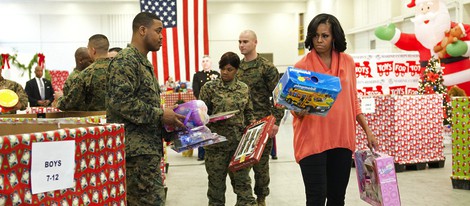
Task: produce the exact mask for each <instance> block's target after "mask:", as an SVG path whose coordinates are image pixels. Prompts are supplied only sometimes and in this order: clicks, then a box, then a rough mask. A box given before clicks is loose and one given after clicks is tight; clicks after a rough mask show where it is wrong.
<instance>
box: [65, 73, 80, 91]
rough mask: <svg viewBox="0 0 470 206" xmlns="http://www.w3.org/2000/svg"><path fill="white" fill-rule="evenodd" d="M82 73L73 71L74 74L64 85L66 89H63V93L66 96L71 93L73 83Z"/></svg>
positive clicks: (71, 74)
mask: <svg viewBox="0 0 470 206" xmlns="http://www.w3.org/2000/svg"><path fill="white" fill-rule="evenodd" d="M80 72H81V71H78V70H77V69H76V68H75V69H73V71H72V73H70V75H69V76H68V77H67V79H66V80H65V83H64V87H63V88H62V92H63V93H64V95H67V94H68V93H69V92H70V88H71V87H72V81H73V80H74V79H76V78H77V77H78V75H79V74H80Z"/></svg>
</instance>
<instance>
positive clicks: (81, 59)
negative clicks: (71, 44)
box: [62, 47, 93, 95]
mask: <svg viewBox="0 0 470 206" xmlns="http://www.w3.org/2000/svg"><path fill="white" fill-rule="evenodd" d="M92 63H93V60H92V59H91V57H90V55H89V54H88V49H87V48H86V47H79V48H78V49H77V50H76V51H75V68H74V69H73V71H72V73H70V75H69V76H68V77H67V80H65V83H64V87H63V88H62V92H63V94H64V95H67V94H68V93H69V91H70V87H71V86H72V80H74V79H76V78H77V77H78V74H80V72H81V71H83V70H84V69H86V68H87V67H88V66H90V64H92Z"/></svg>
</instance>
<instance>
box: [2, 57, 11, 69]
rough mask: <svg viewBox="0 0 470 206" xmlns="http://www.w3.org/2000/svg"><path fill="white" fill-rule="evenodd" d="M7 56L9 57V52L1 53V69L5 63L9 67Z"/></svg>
mask: <svg viewBox="0 0 470 206" xmlns="http://www.w3.org/2000/svg"><path fill="white" fill-rule="evenodd" d="M8 57H10V55H9V54H2V59H3V62H2V69H3V68H5V64H6V65H7V68H8V69H9V68H10V63H9V62H8Z"/></svg>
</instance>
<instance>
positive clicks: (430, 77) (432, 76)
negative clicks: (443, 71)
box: [427, 72, 439, 82]
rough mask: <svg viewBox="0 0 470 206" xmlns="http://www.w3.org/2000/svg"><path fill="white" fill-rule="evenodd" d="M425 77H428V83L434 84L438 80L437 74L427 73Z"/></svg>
mask: <svg viewBox="0 0 470 206" xmlns="http://www.w3.org/2000/svg"><path fill="white" fill-rule="evenodd" d="M427 76H428V80H429V81H430V82H435V81H436V80H437V79H438V78H439V74H436V73H433V72H429V73H427Z"/></svg>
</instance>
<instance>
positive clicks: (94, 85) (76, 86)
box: [57, 58, 111, 111]
mask: <svg viewBox="0 0 470 206" xmlns="http://www.w3.org/2000/svg"><path fill="white" fill-rule="evenodd" d="M110 61H111V59H110V58H99V59H97V60H96V61H95V62H93V64H91V65H90V66H88V67H87V68H86V69H85V70H83V71H81V72H80V73H78V76H77V77H76V78H74V79H72V85H71V87H70V88H67V90H69V91H67V93H66V94H64V96H62V97H59V100H58V102H57V108H59V109H60V110H63V111H104V110H106V105H105V102H106V77H107V75H108V74H107V69H108V66H109V63H110ZM64 91H65V88H64Z"/></svg>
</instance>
